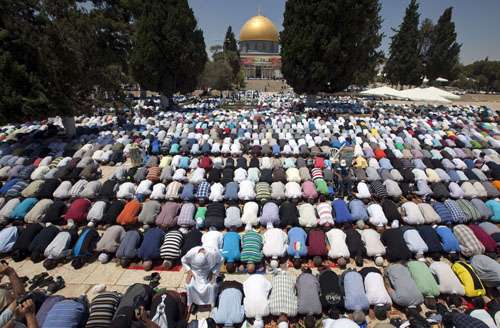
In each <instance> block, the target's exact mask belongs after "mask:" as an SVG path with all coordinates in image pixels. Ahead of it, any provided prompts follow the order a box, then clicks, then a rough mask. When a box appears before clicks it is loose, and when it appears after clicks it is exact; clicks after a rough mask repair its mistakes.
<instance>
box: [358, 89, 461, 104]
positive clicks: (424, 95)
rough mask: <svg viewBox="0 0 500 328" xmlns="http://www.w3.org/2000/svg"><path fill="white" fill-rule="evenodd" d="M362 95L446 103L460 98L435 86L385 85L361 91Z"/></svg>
mask: <svg viewBox="0 0 500 328" xmlns="http://www.w3.org/2000/svg"><path fill="white" fill-rule="evenodd" d="M361 94H362V95H368V96H378V97H388V98H399V99H409V100H413V101H429V102H443V103H448V102H450V100H457V99H460V97H459V96H457V95H454V94H452V93H450V92H448V91H444V90H441V89H438V88H435V87H430V88H425V89H422V88H414V89H408V90H402V91H399V90H396V89H393V88H390V87H387V86H383V87H379V88H375V89H369V90H366V91H362V92H361Z"/></svg>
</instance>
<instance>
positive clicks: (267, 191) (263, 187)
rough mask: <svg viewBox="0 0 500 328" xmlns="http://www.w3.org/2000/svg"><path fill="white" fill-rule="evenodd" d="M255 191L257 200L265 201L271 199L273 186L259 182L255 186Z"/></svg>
mask: <svg viewBox="0 0 500 328" xmlns="http://www.w3.org/2000/svg"><path fill="white" fill-rule="evenodd" d="M255 191H256V193H257V200H264V199H270V198H271V186H269V183H267V182H259V183H257V185H256V186H255Z"/></svg>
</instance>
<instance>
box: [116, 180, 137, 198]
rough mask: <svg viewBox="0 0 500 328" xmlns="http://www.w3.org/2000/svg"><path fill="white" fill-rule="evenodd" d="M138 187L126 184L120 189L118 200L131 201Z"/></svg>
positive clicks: (117, 195)
mask: <svg viewBox="0 0 500 328" xmlns="http://www.w3.org/2000/svg"><path fill="white" fill-rule="evenodd" d="M135 189H136V186H135V184H133V183H132V182H124V183H122V184H121V185H120V187H119V188H118V192H117V193H116V198H118V199H120V198H124V199H130V198H133V197H134V195H135Z"/></svg>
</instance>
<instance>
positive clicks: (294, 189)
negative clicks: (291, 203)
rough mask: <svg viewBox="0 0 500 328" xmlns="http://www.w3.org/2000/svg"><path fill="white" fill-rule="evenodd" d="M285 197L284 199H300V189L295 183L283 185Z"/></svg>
mask: <svg viewBox="0 0 500 328" xmlns="http://www.w3.org/2000/svg"><path fill="white" fill-rule="evenodd" d="M285 197H286V198H301V197H302V189H301V188H300V185H299V184H298V183H297V182H287V183H286V185H285Z"/></svg>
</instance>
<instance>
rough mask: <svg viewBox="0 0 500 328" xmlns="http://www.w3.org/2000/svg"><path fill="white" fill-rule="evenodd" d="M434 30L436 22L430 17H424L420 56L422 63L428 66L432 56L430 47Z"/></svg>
mask: <svg viewBox="0 0 500 328" xmlns="http://www.w3.org/2000/svg"><path fill="white" fill-rule="evenodd" d="M433 32H434V23H433V22H432V20H430V19H429V18H426V19H424V21H423V22H422V25H421V26H420V57H421V58H422V64H423V65H424V66H427V64H428V63H429V57H430V53H429V51H430V48H431V46H432V37H433Z"/></svg>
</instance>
